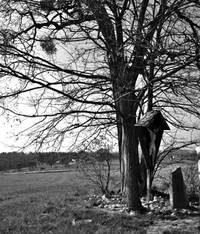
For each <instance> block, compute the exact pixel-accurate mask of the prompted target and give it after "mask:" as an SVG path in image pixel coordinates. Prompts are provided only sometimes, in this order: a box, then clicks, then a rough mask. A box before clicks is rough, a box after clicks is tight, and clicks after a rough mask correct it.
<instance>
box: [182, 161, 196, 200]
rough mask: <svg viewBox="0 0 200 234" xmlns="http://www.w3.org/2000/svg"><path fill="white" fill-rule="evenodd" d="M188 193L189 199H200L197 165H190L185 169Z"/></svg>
mask: <svg viewBox="0 0 200 234" xmlns="http://www.w3.org/2000/svg"><path fill="white" fill-rule="evenodd" d="M183 174H184V180H185V184H186V191H187V194H188V196H189V197H195V196H196V197H198V195H199V193H200V181H199V178H198V169H197V165H190V166H188V167H187V168H184V169H183Z"/></svg>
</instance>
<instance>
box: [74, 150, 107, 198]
mask: <svg viewBox="0 0 200 234" xmlns="http://www.w3.org/2000/svg"><path fill="white" fill-rule="evenodd" d="M78 168H79V169H80V171H81V172H82V173H83V174H84V176H85V178H86V179H88V180H89V181H90V182H92V183H93V184H95V185H97V186H98V188H100V190H101V191H102V193H104V194H108V193H109V184H110V179H111V174H110V173H111V154H110V152H109V150H107V149H100V150H98V151H96V152H94V153H87V152H84V151H82V152H79V161H78Z"/></svg>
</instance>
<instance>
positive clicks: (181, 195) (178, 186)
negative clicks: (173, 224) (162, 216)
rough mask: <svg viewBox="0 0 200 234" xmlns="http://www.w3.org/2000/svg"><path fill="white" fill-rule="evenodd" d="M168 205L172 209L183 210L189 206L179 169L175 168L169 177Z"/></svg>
mask: <svg viewBox="0 0 200 234" xmlns="http://www.w3.org/2000/svg"><path fill="white" fill-rule="evenodd" d="M170 205H171V207H172V208H177V209H183V208H187V207H188V206H189V202H188V198H187V194H186V189H185V183H184V180H183V174H182V170H181V168H180V167H179V168H177V169H176V170H175V171H173V172H172V175H171V188H170Z"/></svg>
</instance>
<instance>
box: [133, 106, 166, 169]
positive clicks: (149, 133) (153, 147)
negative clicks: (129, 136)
mask: <svg viewBox="0 0 200 234" xmlns="http://www.w3.org/2000/svg"><path fill="white" fill-rule="evenodd" d="M135 127H136V131H137V135H138V138H139V141H140V145H141V149H142V152H143V154H144V157H145V160H146V164H147V165H146V166H147V168H149V169H150V170H151V169H153V167H154V165H155V163H156V159H157V154H158V150H159V147H160V142H161V139H162V135H163V131H164V130H170V128H169V126H168V124H167V122H166V120H165V118H164V117H163V115H162V114H161V112H160V111H158V110H152V111H149V112H147V113H146V114H145V116H144V117H143V118H142V119H140V120H139V121H138V123H137V124H135Z"/></svg>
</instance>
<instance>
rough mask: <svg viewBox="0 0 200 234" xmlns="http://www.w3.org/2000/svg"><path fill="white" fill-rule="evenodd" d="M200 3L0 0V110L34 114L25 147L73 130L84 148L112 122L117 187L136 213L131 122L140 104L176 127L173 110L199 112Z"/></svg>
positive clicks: (56, 140)
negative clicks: (156, 110)
mask: <svg viewBox="0 0 200 234" xmlns="http://www.w3.org/2000/svg"><path fill="white" fill-rule="evenodd" d="M199 7H200V5H199V3H198V1H189V0H184V1H183V0H170V1H166V0H160V1H154V0H153V1H148V0H122V1H117V0H107V1H102V0H93V1H90V0H65V1H64V0H55V1H50V0H49V1H47V0H41V1H39V0H34V1H29V0H21V1H13V0H9V1H4V0H1V4H0V12H1V15H2V16H1V19H0V20H1V22H4V24H2V25H3V26H1V30H0V54H1V57H0V74H1V78H0V79H1V93H0V95H1V100H2V102H1V103H2V106H1V107H2V108H3V110H4V111H5V110H7V111H10V112H11V113H13V114H15V115H18V116H23V117H31V118H34V119H35V120H34V124H33V126H32V128H31V129H29V130H30V131H29V132H30V135H29V136H30V139H29V142H28V144H32V143H36V144H37V145H38V146H41V145H45V144H46V145H47V146H51V147H52V146H54V147H59V146H60V145H61V143H62V142H63V140H64V139H65V136H66V133H67V132H72V131H76V130H77V129H78V130H79V132H78V133H77V135H81V134H86V137H85V138H84V139H85V144H87V142H89V140H92V139H94V138H96V137H98V134H100V133H102V132H104V133H105V134H108V133H110V134H112V129H113V126H117V137H118V144H119V152H120V162H121V174H122V190H123V192H124V193H126V194H127V197H128V207H129V209H132V210H135V211H138V210H141V209H142V206H141V203H140V199H139V185H138V184H139V181H138V179H139V157H138V138H137V135H136V131H135V127H134V124H135V123H136V122H137V121H138V119H139V118H140V117H141V116H142V115H143V114H144V113H145V112H146V110H147V103H149V104H148V108H155V107H159V108H161V109H162V110H163V112H164V114H165V115H166V117H167V118H168V119H169V121H170V123H172V124H174V123H175V124H176V125H179V126H180V121H179V119H178V118H176V116H175V115H173V114H172V111H171V110H172V109H177V108H179V109H181V110H182V111H186V112H189V113H192V114H195V115H196V116H199V112H198V108H199V104H198V96H199V94H198V87H199V81H198V80H199V79H198V77H199V69H198V67H199V58H200V55H199V50H198V48H199V35H198V34H199V19H198V17H199V16H198V13H197V12H198V11H199ZM186 86H187V87H186ZM183 87H184V88H183ZM194 95H195V98H193V97H194ZM6 100H7V102H6ZM17 105H19V107H20V108H17ZM30 105H31V106H32V107H34V109H31V108H28V107H26V106H30ZM22 107H26V108H22ZM183 127H184V126H183ZM86 129H88V130H89V131H88V132H89V133H90V135H89V133H84V130H86ZM90 136H91V138H90Z"/></svg>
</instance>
